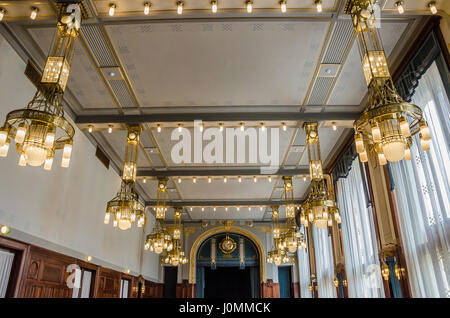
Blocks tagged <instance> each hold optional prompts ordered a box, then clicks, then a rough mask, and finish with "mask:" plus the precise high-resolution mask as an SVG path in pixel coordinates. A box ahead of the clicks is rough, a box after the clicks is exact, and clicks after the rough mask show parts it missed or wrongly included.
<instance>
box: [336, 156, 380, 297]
mask: <svg viewBox="0 0 450 318" xmlns="http://www.w3.org/2000/svg"><path fill="white" fill-rule="evenodd" d="M364 182H365V181H364V179H363V175H362V171H361V166H360V162H359V159H358V158H356V159H355V160H353V163H352V166H351V169H350V171H349V173H348V176H347V177H346V178H340V179H339V180H338V181H337V183H336V190H337V191H336V195H337V203H338V207H339V211H340V213H341V217H342V225H341V228H342V240H343V247H344V256H345V271H346V274H347V282H348V294H349V297H355V298H356V297H358V298H377V297H384V289H383V282H382V276H381V270H380V264H379V260H378V249H377V241H376V236H375V225H374V221H373V215H372V209H371V207H370V206H369V202H367V199H366V196H365V195H364V192H365V189H364V188H365V184H364Z"/></svg>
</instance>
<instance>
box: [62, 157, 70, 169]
mask: <svg viewBox="0 0 450 318" xmlns="http://www.w3.org/2000/svg"><path fill="white" fill-rule="evenodd" d="M69 164H70V158H63V159H62V161H61V167H63V168H69Z"/></svg>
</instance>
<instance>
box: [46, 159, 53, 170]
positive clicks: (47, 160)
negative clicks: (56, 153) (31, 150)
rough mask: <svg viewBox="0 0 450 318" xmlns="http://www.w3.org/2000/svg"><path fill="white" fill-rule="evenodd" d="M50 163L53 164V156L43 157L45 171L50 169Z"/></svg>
mask: <svg viewBox="0 0 450 318" xmlns="http://www.w3.org/2000/svg"><path fill="white" fill-rule="evenodd" d="M52 165H53V158H52V157H49V158H47V159H45V163H44V170H47V171H50V170H52Z"/></svg>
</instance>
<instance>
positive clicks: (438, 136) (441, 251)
mask: <svg viewBox="0 0 450 318" xmlns="http://www.w3.org/2000/svg"><path fill="white" fill-rule="evenodd" d="M412 102H413V103H414V104H416V105H419V106H420V107H421V108H422V110H423V113H424V117H425V119H426V120H427V122H428V126H429V128H430V132H431V136H432V140H431V149H430V150H429V151H426V152H424V151H422V149H420V140H419V137H418V136H415V137H414V138H415V139H416V140H415V142H414V143H413V145H412V146H411V154H412V160H411V161H400V162H396V163H392V164H390V169H391V173H392V181H393V188H394V194H395V197H396V202H397V205H398V218H399V224H400V230H401V234H402V240H403V245H404V248H405V256H406V263H407V266H408V275H409V278H410V282H411V289H412V296H413V297H450V288H449V285H450V281H449V279H450V253H449V250H450V236H449V233H450V232H449V227H450V204H449V202H450V198H449V196H450V188H449V177H450V159H449V142H450V138H449V133H450V119H449V113H450V112H449V109H450V104H449V100H448V96H447V94H446V91H445V88H444V85H443V82H442V80H441V77H440V74H439V70H438V68H437V65H436V62H434V63H433V64H432V65H431V66H430V68H429V69H428V70H427V71H426V73H425V74H424V75H423V77H422V78H421V79H420V80H419V84H418V87H417V88H416V91H415V93H414V96H413V98H412ZM417 145H419V147H417Z"/></svg>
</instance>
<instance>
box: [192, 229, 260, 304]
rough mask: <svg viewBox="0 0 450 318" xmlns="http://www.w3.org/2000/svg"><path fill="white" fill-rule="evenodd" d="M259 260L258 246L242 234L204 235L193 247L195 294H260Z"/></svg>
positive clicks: (197, 295) (199, 296) (219, 295)
mask: <svg viewBox="0 0 450 318" xmlns="http://www.w3.org/2000/svg"><path fill="white" fill-rule="evenodd" d="M260 262H261V256H260V252H259V249H258V246H256V244H255V243H254V242H253V241H252V240H251V239H250V238H248V237H247V236H245V235H243V234H240V233H236V232H232V231H230V232H222V233H218V234H213V235H211V236H209V237H207V238H206V239H204V240H203V241H202V242H201V243H200V244H199V246H198V248H197V251H196V258H195V273H196V275H195V277H196V279H195V283H196V297H198V298H218V297H219V298H221V297H223V298H225V297H235V298H239V297H245V298H256V297H260V280H261V278H260V268H261V267H260Z"/></svg>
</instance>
